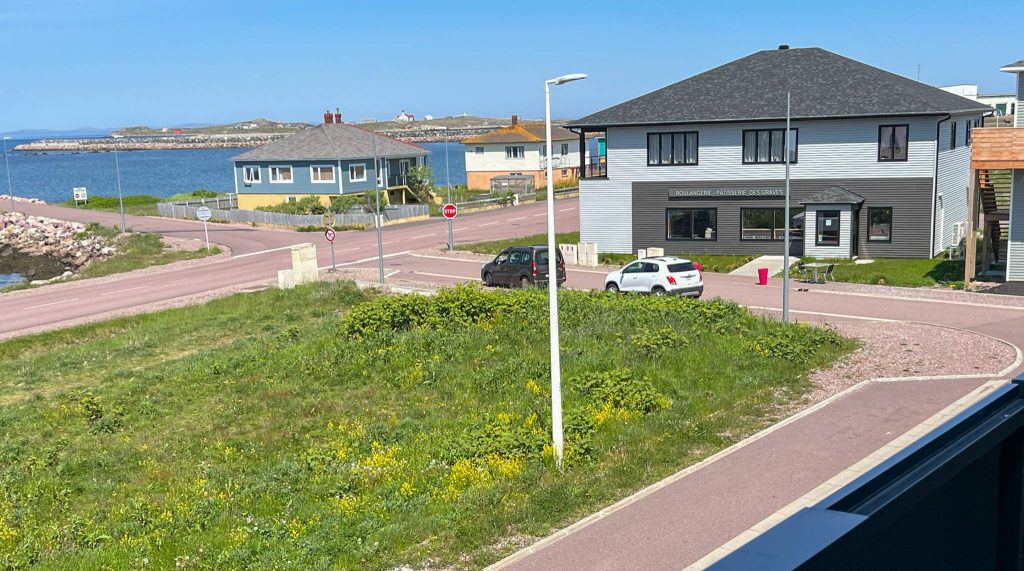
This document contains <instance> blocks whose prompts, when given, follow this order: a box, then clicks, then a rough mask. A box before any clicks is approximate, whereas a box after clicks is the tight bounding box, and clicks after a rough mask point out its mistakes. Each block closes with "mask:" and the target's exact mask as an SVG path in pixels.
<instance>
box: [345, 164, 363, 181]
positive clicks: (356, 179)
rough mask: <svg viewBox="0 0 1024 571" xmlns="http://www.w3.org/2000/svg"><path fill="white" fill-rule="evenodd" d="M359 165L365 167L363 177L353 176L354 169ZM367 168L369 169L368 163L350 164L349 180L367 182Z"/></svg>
mask: <svg viewBox="0 0 1024 571" xmlns="http://www.w3.org/2000/svg"><path fill="white" fill-rule="evenodd" d="M357 167H363V177H362V178H353V177H352V170H353V169H355V168H357ZM367 170H368V169H367V168H366V163H355V164H351V165H348V181H349V182H366V171H367Z"/></svg>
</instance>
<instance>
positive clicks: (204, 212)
mask: <svg viewBox="0 0 1024 571" xmlns="http://www.w3.org/2000/svg"><path fill="white" fill-rule="evenodd" d="M196 218H198V219H200V220H202V221H203V234H204V235H205V236H206V251H207V252H209V251H210V230H209V229H208V228H207V226H206V222H207V221H208V220H209V219H210V218H213V211H212V210H210V208H209V207H208V206H200V207H199V208H196Z"/></svg>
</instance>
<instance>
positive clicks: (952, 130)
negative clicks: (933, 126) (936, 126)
mask: <svg viewBox="0 0 1024 571" xmlns="http://www.w3.org/2000/svg"><path fill="white" fill-rule="evenodd" d="M956 123H957V122H956V121H952V122H950V124H949V148H950V149H955V148H956Z"/></svg>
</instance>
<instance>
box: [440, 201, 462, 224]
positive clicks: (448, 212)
mask: <svg viewBox="0 0 1024 571" xmlns="http://www.w3.org/2000/svg"><path fill="white" fill-rule="evenodd" d="M441 214H442V215H443V216H444V217H445V218H447V219H449V220H451V219H452V218H455V217H456V216H458V214H459V209H458V208H457V207H456V206H455V205H454V204H451V203H448V204H445V205H444V206H442V207H441Z"/></svg>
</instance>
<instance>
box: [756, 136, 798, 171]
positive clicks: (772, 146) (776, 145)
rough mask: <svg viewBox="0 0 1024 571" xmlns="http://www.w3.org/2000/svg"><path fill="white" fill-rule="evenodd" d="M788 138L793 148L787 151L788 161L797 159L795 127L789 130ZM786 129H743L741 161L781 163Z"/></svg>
mask: <svg viewBox="0 0 1024 571" xmlns="http://www.w3.org/2000/svg"><path fill="white" fill-rule="evenodd" d="M789 138H790V140H791V141H792V143H791V144H792V145H793V148H792V149H791V150H790V152H789V162H791V163H795V162H796V159H797V150H798V148H799V143H798V142H797V129H790V130H789ZM785 149H786V130H785V129H749V130H744V131H743V163H744V164H758V163H783V162H785V161H786V151H785Z"/></svg>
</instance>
